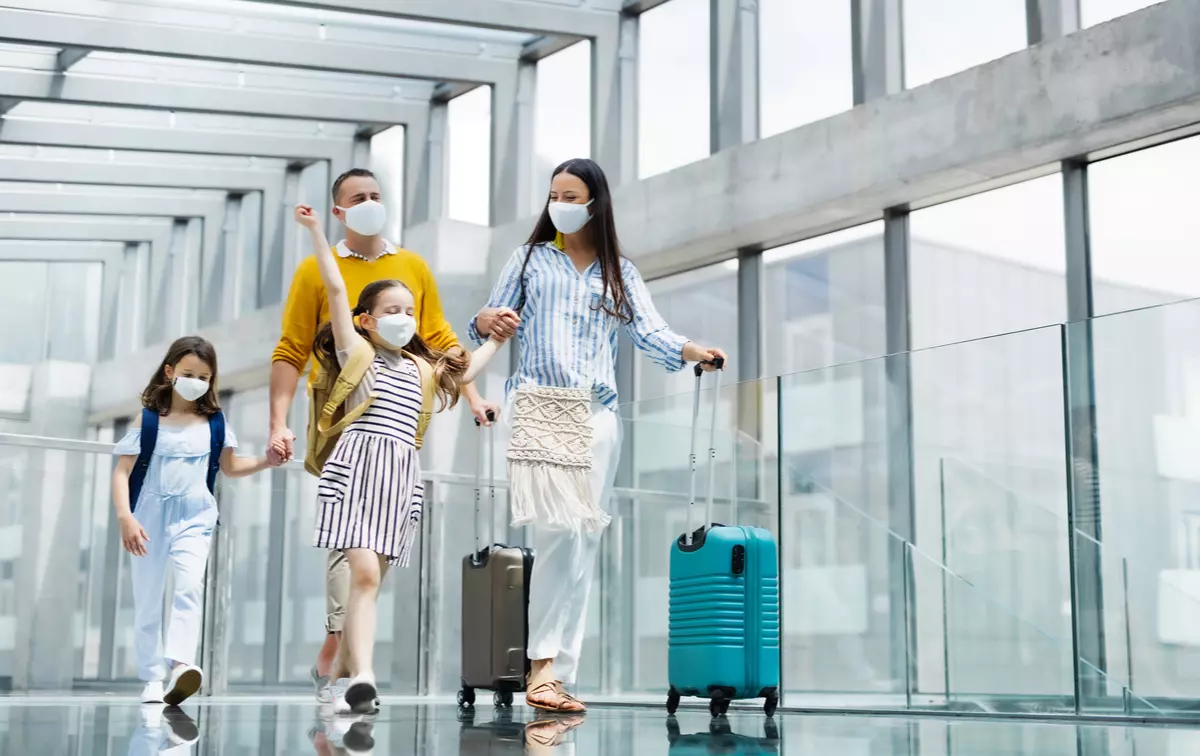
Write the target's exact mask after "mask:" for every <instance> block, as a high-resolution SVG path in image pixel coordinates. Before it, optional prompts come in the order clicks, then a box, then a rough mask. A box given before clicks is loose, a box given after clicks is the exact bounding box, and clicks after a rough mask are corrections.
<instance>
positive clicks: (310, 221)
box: [292, 204, 321, 231]
mask: <svg viewBox="0 0 1200 756" xmlns="http://www.w3.org/2000/svg"><path fill="white" fill-rule="evenodd" d="M292 215H293V217H295V219H296V222H297V223H299V224H300V225H301V226H304V227H305V228H307V229H308V230H309V231H320V230H321V219H320V218H318V217H317V213H316V211H314V210H313V208H312V205H305V204H299V205H296V209H295V210H294V211H293V212H292Z"/></svg>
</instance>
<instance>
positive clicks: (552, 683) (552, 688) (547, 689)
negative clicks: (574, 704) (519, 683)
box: [525, 680, 579, 713]
mask: <svg viewBox="0 0 1200 756" xmlns="http://www.w3.org/2000/svg"><path fill="white" fill-rule="evenodd" d="M541 693H553V694H554V695H555V696H557V697H558V703H556V704H555V705H553V706H551V705H550V704H545V703H541V702H540V701H534V700H533V699H532V698H530V696H536V695H538V694H541ZM568 700H569V699H568V697H567V696H565V695H563V693H562V692H561V690H559V687H558V681H557V680H547V681H546V682H544V683H542V684H540V685H538V686H537V687H535V688H533V689H531V690H526V691H525V705H526V706H532V707H533V708H535V709H540V710H542V711H553V712H571V713H578V711H579V710H578V709H564V708H563V704H564V703H567V702H568Z"/></svg>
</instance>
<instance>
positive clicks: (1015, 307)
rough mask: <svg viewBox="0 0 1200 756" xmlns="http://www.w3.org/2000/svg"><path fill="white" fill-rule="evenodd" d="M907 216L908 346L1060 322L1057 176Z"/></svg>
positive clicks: (1062, 266) (1062, 264)
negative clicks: (909, 326) (910, 310)
mask: <svg viewBox="0 0 1200 756" xmlns="http://www.w3.org/2000/svg"><path fill="white" fill-rule="evenodd" d="M909 222H910V225H909V232H910V234H911V241H910V252H909V266H910V270H909V277H910V282H909V297H910V301H911V306H912V314H911V323H912V325H911V328H912V345H913V347H914V348H917V349H920V348H923V347H927V346H936V345H938V344H948V343H951V342H955V341H965V340H967V339H975V338H979V337H981V336H991V335H993V334H997V333H1004V332H1006V331H1017V330H1020V329H1022V328H1036V327H1038V326H1042V325H1046V324H1047V323H1061V322H1062V321H1064V320H1066V315H1067V304H1066V303H1067V296H1066V284H1065V271H1066V252H1065V249H1066V240H1065V236H1064V230H1063V194H1062V178H1061V176H1060V175H1059V174H1054V175H1051V176H1046V177H1044V178H1039V179H1034V180H1032V181H1025V182H1022V183H1020V184H1013V185H1012V186H1006V187H1004V188H1003V189H996V190H994V191H990V192H984V193H982V194H975V195H972V196H970V197H965V198H963V199H960V200H955V201H953V202H946V203H944V204H941V205H935V206H933V207H929V208H926V209H924V210H917V211H915V212H913V213H912V215H911V216H910V218H909ZM914 380H918V379H916V378H915V377H914Z"/></svg>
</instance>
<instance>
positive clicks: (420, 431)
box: [404, 352, 437, 449]
mask: <svg viewBox="0 0 1200 756" xmlns="http://www.w3.org/2000/svg"><path fill="white" fill-rule="evenodd" d="M404 356H405V357H408V358H409V359H410V360H412V361H413V363H414V364H416V366H417V373H418V374H419V375H420V376H421V411H420V413H418V414H417V448H418V449H420V448H421V443H422V442H423V441H424V440H425V431H426V430H428V429H429V420H430V419H431V418H432V417H433V400H434V395H435V393H436V391H435V389H436V388H437V386H435V385H434V382H433V366H432V365H430V364H429V363H428V362H426V361H425V360H424V359H422V358H420V357H417V356H416V355H413V354H409V353H408V352H405V353H404Z"/></svg>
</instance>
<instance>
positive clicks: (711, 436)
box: [684, 357, 725, 546]
mask: <svg viewBox="0 0 1200 756" xmlns="http://www.w3.org/2000/svg"><path fill="white" fill-rule="evenodd" d="M705 365H712V366H713V367H715V368H716V371H714V372H715V373H716V378H717V382H716V386H715V387H714V388H713V401H712V423H711V424H710V427H709V429H708V502H707V503H706V504H705V507H704V524H703V526H702V527H704V529H705V530H707V529H708V526H709V524H710V523H712V521H713V494H714V492H715V490H716V480H717V477H716V476H717V404H718V403H719V401H720V399H721V372H722V371H723V370H724V369H725V359H724V358H723V357H717V358H716V359H715V360H711V361H705V362H697V363H696V367H695V373H696V395H695V396H693V397H692V446H691V454H690V460H691V470H692V473H691V495H690V497H689V499H688V501H689V504H688V524H687V533H686V534H684V538H685V541H684V543H686V544H687V545H688V546H691V545H692V533H693V531H695V530H696V523H695V516H696V430H697V429H696V426H697V425H698V424H699V421H700V379H701V377H702V376H703V375H704V366H705Z"/></svg>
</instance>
